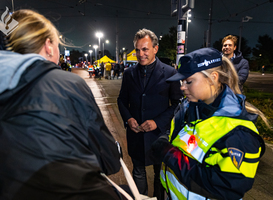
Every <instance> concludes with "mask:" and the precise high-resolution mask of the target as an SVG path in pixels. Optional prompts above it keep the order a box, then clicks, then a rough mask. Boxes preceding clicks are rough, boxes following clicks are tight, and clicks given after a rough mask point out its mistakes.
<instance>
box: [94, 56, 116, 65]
mask: <svg viewBox="0 0 273 200" xmlns="http://www.w3.org/2000/svg"><path fill="white" fill-rule="evenodd" d="M108 61H109V62H110V63H115V61H114V60H111V59H110V58H108V57H107V56H103V57H102V58H101V59H99V60H96V61H95V62H97V63H98V64H99V63H102V62H103V63H107V62H108Z"/></svg>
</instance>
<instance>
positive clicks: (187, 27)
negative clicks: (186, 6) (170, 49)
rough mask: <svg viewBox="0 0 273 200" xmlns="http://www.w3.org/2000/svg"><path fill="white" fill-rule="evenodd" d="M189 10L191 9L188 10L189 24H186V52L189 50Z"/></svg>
mask: <svg viewBox="0 0 273 200" xmlns="http://www.w3.org/2000/svg"><path fill="white" fill-rule="evenodd" d="M189 12H190V10H188V11H187V20H186V21H187V24H186V42H185V54H187V52H188V35H189Z"/></svg>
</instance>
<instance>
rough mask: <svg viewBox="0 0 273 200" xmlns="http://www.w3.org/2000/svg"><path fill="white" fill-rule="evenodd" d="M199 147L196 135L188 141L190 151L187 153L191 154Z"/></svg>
mask: <svg viewBox="0 0 273 200" xmlns="http://www.w3.org/2000/svg"><path fill="white" fill-rule="evenodd" d="M196 146H197V142H196V138H195V136H194V135H191V136H190V138H189V140H188V149H187V151H188V152H189V153H190V152H191V151H192V150H193V149H194V148H195V147H196Z"/></svg>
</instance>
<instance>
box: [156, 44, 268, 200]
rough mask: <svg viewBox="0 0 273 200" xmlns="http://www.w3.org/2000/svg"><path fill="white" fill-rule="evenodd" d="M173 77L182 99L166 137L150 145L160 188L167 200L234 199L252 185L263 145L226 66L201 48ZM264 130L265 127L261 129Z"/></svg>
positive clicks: (216, 55) (252, 115) (235, 78)
mask: <svg viewBox="0 0 273 200" xmlns="http://www.w3.org/2000/svg"><path fill="white" fill-rule="evenodd" d="M178 67H179V69H178V72H179V73H177V74H176V75H174V76H172V77H171V78H169V79H168V80H167V81H177V80H181V90H183V92H184V94H185V96H186V98H185V99H184V100H183V101H182V103H181V104H180V109H179V111H178V112H177V113H176V114H175V117H174V119H173V121H172V128H171V134H170V135H169V140H170V143H169V142H168V139H167V137H161V138H159V139H158V140H157V141H156V142H155V143H154V144H153V149H154V152H155V155H156V156H158V157H160V158H161V159H162V160H163V164H162V170H161V174H160V175H161V182H162V185H163V186H164V188H165V189H166V191H167V193H168V195H169V197H171V199H232V200H234V199H240V198H242V197H243V196H244V193H245V192H246V191H248V190H249V189H250V188H251V187H252V184H253V182H254V176H255V173H256V170H257V167H258V163H259V160H260V158H261V156H262V154H263V152H264V142H263V140H262V138H261V137H260V136H259V135H258V131H257V129H256V127H255V125H254V124H253V121H254V120H255V119H256V118H257V114H259V115H260V116H261V117H262V118H263V119H264V121H265V122H266V123H267V121H266V118H265V117H264V115H263V114H262V113H261V112H260V111H259V110H257V109H256V108H254V107H253V106H252V105H250V104H248V103H246V102H245V97H244V96H243V95H242V94H241V92H240V89H239V86H238V76H237V73H236V71H235V69H234V67H233V65H232V63H231V62H230V61H229V60H228V59H227V58H225V57H222V56H221V54H220V52H218V51H217V50H215V49H212V48H203V49H199V50H196V51H194V52H191V53H189V54H187V55H185V56H184V57H182V58H180V61H179V65H178ZM267 125H268V124H267Z"/></svg>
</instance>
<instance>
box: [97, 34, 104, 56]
mask: <svg viewBox="0 0 273 200" xmlns="http://www.w3.org/2000/svg"><path fill="white" fill-rule="evenodd" d="M96 37H97V38H99V52H100V50H101V49H100V38H102V37H103V34H102V32H97V33H96Z"/></svg>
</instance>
